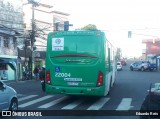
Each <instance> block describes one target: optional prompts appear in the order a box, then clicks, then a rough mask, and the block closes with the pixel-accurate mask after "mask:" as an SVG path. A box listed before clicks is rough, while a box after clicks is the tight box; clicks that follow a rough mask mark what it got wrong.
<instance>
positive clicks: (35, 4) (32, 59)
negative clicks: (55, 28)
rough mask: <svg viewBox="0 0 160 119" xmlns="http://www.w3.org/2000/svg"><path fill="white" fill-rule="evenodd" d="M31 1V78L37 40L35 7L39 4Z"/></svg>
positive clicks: (29, 0)
mask: <svg viewBox="0 0 160 119" xmlns="http://www.w3.org/2000/svg"><path fill="white" fill-rule="evenodd" d="M28 2H29V3H31V4H32V31H31V37H30V38H31V57H30V58H31V59H30V60H31V69H30V72H31V79H32V76H33V73H32V71H33V63H34V58H33V46H34V42H35V19H34V7H36V6H38V3H37V2H36V1H35V0H28Z"/></svg>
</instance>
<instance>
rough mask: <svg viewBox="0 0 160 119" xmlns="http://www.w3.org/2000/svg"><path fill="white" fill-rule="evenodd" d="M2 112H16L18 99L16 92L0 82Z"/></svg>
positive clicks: (0, 108)
mask: <svg viewBox="0 0 160 119" xmlns="http://www.w3.org/2000/svg"><path fill="white" fill-rule="evenodd" d="M2 110H11V111H16V110H18V99H17V93H16V91H15V90H14V89H13V88H11V87H9V86H7V85H6V84H4V83H3V82H2V81H1V80H0V111H2Z"/></svg>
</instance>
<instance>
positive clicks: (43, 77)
mask: <svg viewBox="0 0 160 119" xmlns="http://www.w3.org/2000/svg"><path fill="white" fill-rule="evenodd" d="M39 79H40V80H41V85H42V90H43V91H45V66H43V67H42V70H41V71H40V74H39Z"/></svg>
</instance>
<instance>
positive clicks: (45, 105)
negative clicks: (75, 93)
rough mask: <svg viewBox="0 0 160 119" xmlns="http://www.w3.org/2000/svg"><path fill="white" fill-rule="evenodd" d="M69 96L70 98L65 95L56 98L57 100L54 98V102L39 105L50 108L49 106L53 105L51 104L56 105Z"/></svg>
mask: <svg viewBox="0 0 160 119" xmlns="http://www.w3.org/2000/svg"><path fill="white" fill-rule="evenodd" d="M67 98H68V97H67V96H64V97H62V98H59V99H56V100H54V101H52V102H49V103H46V104H44V105H41V106H39V107H38V108H49V107H51V106H53V105H56V104H57V103H60V102H61V101H63V100H65V99H67Z"/></svg>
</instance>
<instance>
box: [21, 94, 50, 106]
mask: <svg viewBox="0 0 160 119" xmlns="http://www.w3.org/2000/svg"><path fill="white" fill-rule="evenodd" d="M51 97H53V96H51V95H48V96H44V97H42V98H38V99H35V100H32V101H29V102H27V103H24V104H21V105H19V106H18V107H27V106H30V105H32V104H35V103H38V102H40V101H43V100H46V99H48V98H51Z"/></svg>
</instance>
